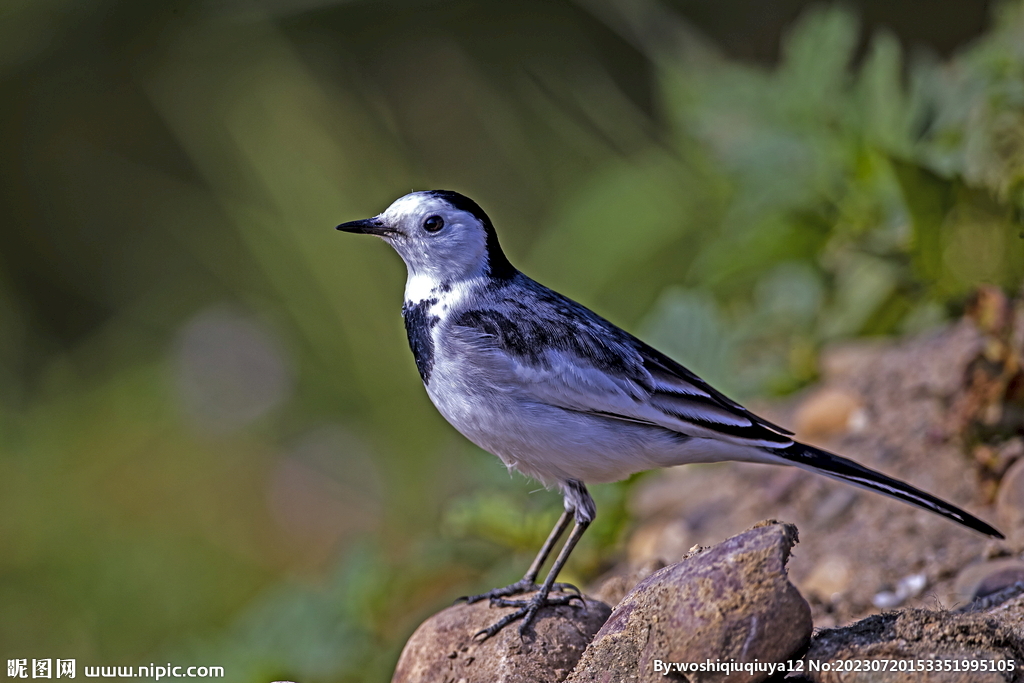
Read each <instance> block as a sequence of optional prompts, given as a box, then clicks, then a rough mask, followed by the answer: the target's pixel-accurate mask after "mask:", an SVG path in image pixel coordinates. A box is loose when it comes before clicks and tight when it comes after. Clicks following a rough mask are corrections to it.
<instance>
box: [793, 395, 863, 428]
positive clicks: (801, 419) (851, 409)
mask: <svg viewBox="0 0 1024 683" xmlns="http://www.w3.org/2000/svg"><path fill="white" fill-rule="evenodd" d="M793 423H794V425H795V427H796V432H797V434H799V435H800V437H801V438H806V439H814V438H819V439H827V438H830V437H835V436H840V435H842V434H846V433H848V432H856V431H861V430H863V428H864V427H865V426H866V424H867V414H866V413H865V411H864V402H863V401H862V400H861V398H860V397H859V396H857V395H856V394H853V393H851V392H849V391H843V390H841V389H832V388H827V387H826V388H824V389H821V390H819V391H816V392H814V393H813V394H811V395H810V396H808V397H807V399H806V400H805V401H804V402H803V403H802V404H801V405H800V407H799V408H797V411H796V414H795V415H794V416H793Z"/></svg>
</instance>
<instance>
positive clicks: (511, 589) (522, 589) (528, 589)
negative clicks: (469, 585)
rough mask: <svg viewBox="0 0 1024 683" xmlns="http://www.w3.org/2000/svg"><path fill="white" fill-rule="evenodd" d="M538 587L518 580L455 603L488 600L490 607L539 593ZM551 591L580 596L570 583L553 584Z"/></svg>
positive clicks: (467, 596) (470, 603) (523, 580)
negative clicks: (502, 600) (523, 595)
mask: <svg viewBox="0 0 1024 683" xmlns="http://www.w3.org/2000/svg"><path fill="white" fill-rule="evenodd" d="M539 590H540V586H538V585H537V584H535V583H534V582H533V581H527V580H526V579H519V580H518V581H516V582H515V583H512V584H509V585H507V586H505V587H504V588H492V589H491V590H489V591H487V592H486V593H481V594H480V595H463V596H462V597H461V598H458V599H457V600H456V601H455V602H462V601H463V600H464V601H465V602H466V604H467V605H472V604H473V603H474V602H480V601H481V600H490V601H491V604H492V605H496V604H500V603H498V602H496V600H499V599H500V598H506V597H508V596H510V595H522V594H523V593H532V592H533V591H539ZM551 590H553V591H561V592H563V593H575V596H574V597H579V596H580V589H579V588H577V587H576V586H574V585H572V584H571V583H555V584H552V585H551Z"/></svg>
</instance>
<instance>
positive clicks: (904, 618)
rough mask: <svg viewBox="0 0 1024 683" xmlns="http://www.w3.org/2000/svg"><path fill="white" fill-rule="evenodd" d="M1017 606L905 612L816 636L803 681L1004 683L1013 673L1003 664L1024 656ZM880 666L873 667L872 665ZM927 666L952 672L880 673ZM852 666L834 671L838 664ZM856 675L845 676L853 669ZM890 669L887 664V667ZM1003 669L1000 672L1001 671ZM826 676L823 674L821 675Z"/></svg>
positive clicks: (865, 620)
mask: <svg viewBox="0 0 1024 683" xmlns="http://www.w3.org/2000/svg"><path fill="white" fill-rule="evenodd" d="M1020 606H1021V603H1015V604H1010V605H1008V606H999V607H996V608H993V609H988V610H987V611H984V612H964V613H953V612H929V611H925V610H917V609H913V610H906V611H904V612H890V613H888V614H881V615H874V616H871V617H868V618H867V619H863V620H861V621H859V622H857V623H855V624H852V625H851V626H847V627H845V628H839V629H829V630H825V631H820V632H819V633H818V634H817V635H816V636H815V637H814V639H813V640H812V641H811V646H810V648H809V649H808V651H807V654H806V656H805V657H804V660H803V667H804V668H803V675H804V676H805V677H806V679H805V680H811V681H814V682H815V683H936V682H939V681H941V682H943V683H997V682H998V683H1003V682H1004V681H1014V680H1017V678H1016V671H1008V670H1007V668H1008V667H1007V661H1006V660H1010V659H1016V661H1017V662H1018V663H1019V662H1020V661H1021V657H1022V656H1024V642H1022V641H1021V638H1020V637H1019V636H1018V635H1016V634H1017V633H1019V632H1020ZM874 660H878V663H877V665H875V664H873V663H872V662H873V661H874ZM890 660H895V661H896V662H897V666H898V663H899V662H900V661H901V660H902V661H903V662H904V667H905V668H909V667H910V665H911V664H912V663H915V662H916V663H928V662H931V663H932V664H931V665H932V667H933V669H934V668H935V667H941V668H946V666H947V663H948V666H949V668H950V669H951V670H950V671H934V670H933V671H930V672H929V671H907V670H904V671H899V670H896V671H891V670H890V671H882V670H880V669H881V668H882V666H883V662H886V661H890ZM839 662H844V663H849V664H850V665H852V666H851V667H847V666H843V665H840V666H841V667H842V669H841V670H832V669H835V668H836V666H837V663H839ZM963 662H967V663H968V666H970V662H977V663H978V664H977V667H978V669H980V668H981V666H982V665H981V663H982V662H985V664H984V666H985V667H986V668H991V669H993V670H989V671H980V670H977V669H976V670H974V671H956V670H955V669H956V667H957V666H958V665H959V666H963ZM858 663H859V665H860V666H859V668H860V669H861V670H860V671H857V670H846V669H847V668H856V666H857V664H858ZM885 666H886V667H892V665H891V664H887V665H885ZM1000 667H1001V668H1002V671H1000V670H999V668H1000ZM826 668H827V669H830V670H825V669H826ZM873 669H874V670H873Z"/></svg>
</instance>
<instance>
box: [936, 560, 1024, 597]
mask: <svg viewBox="0 0 1024 683" xmlns="http://www.w3.org/2000/svg"><path fill="white" fill-rule="evenodd" d="M1018 581H1024V562H1022V561H1021V560H1018V559H1016V558H1009V557H1007V558H1001V559H997V560H990V561H988V562H975V563H974V564H969V565H967V566H966V567H964V568H963V569H961V570H960V573H959V574H958V575H957V577H956V581H955V582H954V583H953V592H954V593H956V596H957V598H958V599H959V600H960V601H961V602H970V601H972V600H976V599H977V598H983V597H985V596H986V595H991V594H992V593H996V592H998V591H1000V590H1002V589H1003V588H1006V587H1007V586H1012V585H1013V584H1015V583H1017V582H1018Z"/></svg>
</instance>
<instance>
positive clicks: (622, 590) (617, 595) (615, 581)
mask: <svg viewBox="0 0 1024 683" xmlns="http://www.w3.org/2000/svg"><path fill="white" fill-rule="evenodd" d="M664 566H665V563H664V562H662V561H661V560H658V559H654V560H648V561H647V562H645V563H643V564H641V565H640V566H639V567H637V568H635V569H631V568H630V567H629V566H627V567H625V568H622V567H620V568H619V571H617V572H610V573H609V574H608V575H607V576H606V578H604V579H602V580H600V581H599V582H598V589H597V590H595V591H593V594H594V597H595V598H597V599H598V600H600V601H601V602H603V603H606V604H608V605H611V606H612V607H615V605H617V604H619V603H620V602H622V598H624V597H626V594H627V593H629V591H631V590H633V587H634V586H636V585H637V584H638V583H640V581H642V580H643V579H646V578H647V577H648V576H650V575H651V574H653V573H654V572H656V571H658V570H659V569H661V568H662V567H664Z"/></svg>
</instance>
